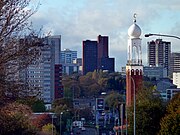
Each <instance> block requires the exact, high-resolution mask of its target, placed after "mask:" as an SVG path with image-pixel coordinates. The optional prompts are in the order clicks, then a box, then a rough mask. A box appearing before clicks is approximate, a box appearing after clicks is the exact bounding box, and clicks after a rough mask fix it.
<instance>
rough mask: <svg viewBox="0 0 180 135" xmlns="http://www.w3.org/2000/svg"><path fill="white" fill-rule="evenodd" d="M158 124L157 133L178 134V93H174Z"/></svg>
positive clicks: (179, 94)
mask: <svg viewBox="0 0 180 135" xmlns="http://www.w3.org/2000/svg"><path fill="white" fill-rule="evenodd" d="M160 125H161V130H160V132H159V135H179V134H180V128H179V127H180V93H178V94H176V95H175V96H174V97H173V99H172V100H171V101H170V102H169V104H168V106H167V109H166V115H165V116H164V117H163V118H162V119H161V122H160Z"/></svg>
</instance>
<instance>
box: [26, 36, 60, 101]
mask: <svg viewBox="0 0 180 135" xmlns="http://www.w3.org/2000/svg"><path fill="white" fill-rule="evenodd" d="M44 44H45V45H42V46H41V48H40V53H41V55H40V56H39V58H38V60H36V61H35V62H34V63H32V64H31V65H29V66H28V67H27V69H25V71H24V72H23V73H24V74H25V76H24V79H25V81H26V82H28V84H29V86H32V87H34V88H35V87H36V88H38V89H39V90H40V95H39V98H40V99H43V100H44V102H45V103H51V102H52V101H53V100H54V99H56V98H61V97H63V86H62V83H61V80H62V65H61V64H60V51H61V36H59V35H58V36H49V37H45V39H44Z"/></svg>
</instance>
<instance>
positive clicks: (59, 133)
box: [59, 112, 63, 135]
mask: <svg viewBox="0 0 180 135" xmlns="http://www.w3.org/2000/svg"><path fill="white" fill-rule="evenodd" d="M62 115H63V112H61V113H60V127H59V134H60V135H61V119H62Z"/></svg>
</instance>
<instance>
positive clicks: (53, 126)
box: [52, 114, 54, 135]
mask: <svg viewBox="0 0 180 135" xmlns="http://www.w3.org/2000/svg"><path fill="white" fill-rule="evenodd" d="M53 119H54V114H52V135H54V126H53V123H54V122H53Z"/></svg>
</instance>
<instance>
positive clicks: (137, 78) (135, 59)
mask: <svg viewBox="0 0 180 135" xmlns="http://www.w3.org/2000/svg"><path fill="white" fill-rule="evenodd" d="M128 35H129V39H128V48H127V53H128V54H127V56H128V58H127V64H126V105H127V106H131V105H132V104H133V102H134V101H133V100H134V94H136V92H137V91H138V90H139V89H140V88H141V86H142V76H143V65H142V52H141V38H140V35H141V28H140V27H139V26H138V25H137V24H136V14H134V20H133V24H132V25H131V26H130V27H129V29H128ZM134 92H135V93H134Z"/></svg>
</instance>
